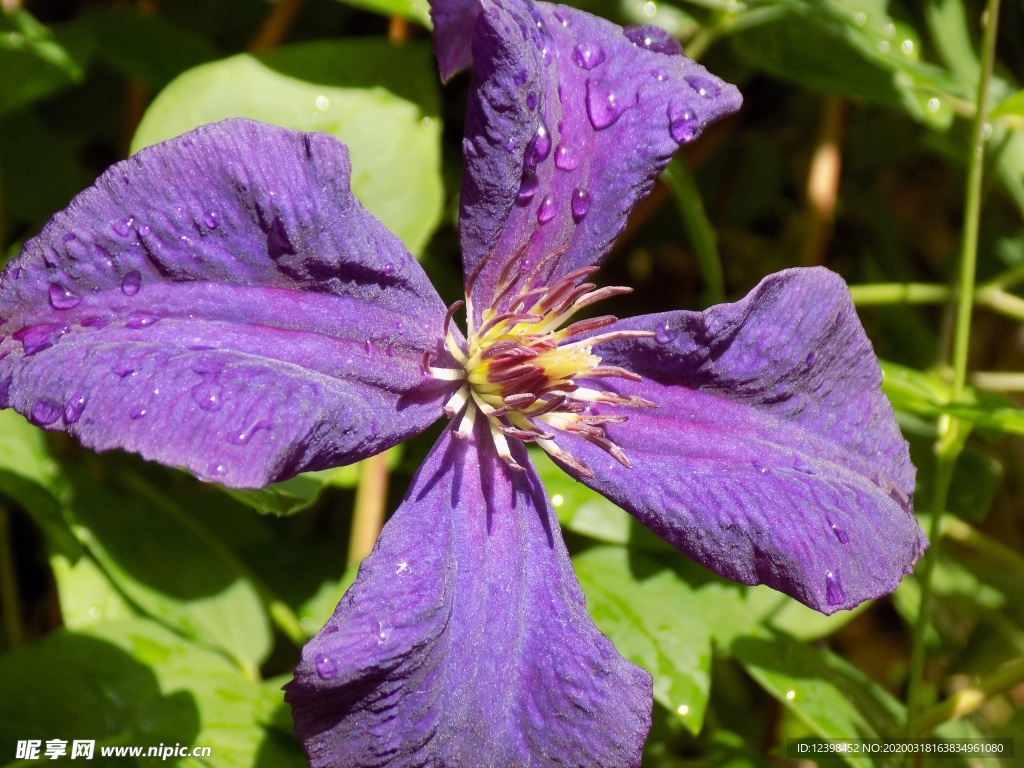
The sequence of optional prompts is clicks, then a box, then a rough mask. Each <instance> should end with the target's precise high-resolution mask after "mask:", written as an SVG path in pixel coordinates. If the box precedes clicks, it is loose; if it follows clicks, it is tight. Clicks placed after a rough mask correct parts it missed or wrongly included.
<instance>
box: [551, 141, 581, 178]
mask: <svg viewBox="0 0 1024 768" xmlns="http://www.w3.org/2000/svg"><path fill="white" fill-rule="evenodd" d="M581 160H582V157H581V156H580V153H579V152H578V151H577V150H575V149H573V148H572V147H570V146H569V145H568V144H565V143H562V144H559V145H558V146H557V147H555V167H556V168H558V169H560V170H563V171H575V170H576V169H577V168H578V167H579V165H580V161H581Z"/></svg>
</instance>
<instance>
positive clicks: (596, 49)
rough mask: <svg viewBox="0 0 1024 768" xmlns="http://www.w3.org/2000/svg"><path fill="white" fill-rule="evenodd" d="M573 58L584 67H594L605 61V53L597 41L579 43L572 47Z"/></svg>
mask: <svg viewBox="0 0 1024 768" xmlns="http://www.w3.org/2000/svg"><path fill="white" fill-rule="evenodd" d="M572 60H573V61H575V62H576V63H577V64H579V65H580V66H581V67H583V69H593V68H594V67H596V66H598V65H599V64H601V63H603V62H604V60H605V54H604V50H603V49H602V48H601V46H600V45H598V44H597V43H578V44H577V45H576V47H575V48H573V49H572Z"/></svg>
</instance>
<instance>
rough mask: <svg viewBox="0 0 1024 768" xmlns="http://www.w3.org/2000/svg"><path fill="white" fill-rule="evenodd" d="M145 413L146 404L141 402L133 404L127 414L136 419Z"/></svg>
mask: <svg viewBox="0 0 1024 768" xmlns="http://www.w3.org/2000/svg"><path fill="white" fill-rule="evenodd" d="M145 415H146V406H144V405H142V404H141V403H139V404H136V405H133V406H132V409H131V410H130V411H128V416H129V417H130V418H132V419H136V420H138V419H141V418H142V417H143V416H145Z"/></svg>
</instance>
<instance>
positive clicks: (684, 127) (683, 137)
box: [668, 103, 700, 144]
mask: <svg viewBox="0 0 1024 768" xmlns="http://www.w3.org/2000/svg"><path fill="white" fill-rule="evenodd" d="M699 128H700V126H699V124H698V120H697V113H696V112H694V111H693V110H692V109H690V108H689V107H688V106H686V104H679V103H674V104H672V105H671V106H669V108H668V132H669V133H670V134H671V135H672V138H673V139H674V140H675V141H678V142H679V143H680V144H686V143H687V142H690V141H693V140H694V139H695V138H697V133H698V132H699Z"/></svg>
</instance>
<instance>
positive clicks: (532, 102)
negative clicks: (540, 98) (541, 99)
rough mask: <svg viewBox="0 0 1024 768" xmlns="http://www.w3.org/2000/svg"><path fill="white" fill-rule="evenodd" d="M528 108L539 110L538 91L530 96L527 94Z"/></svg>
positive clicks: (531, 92)
mask: <svg viewBox="0 0 1024 768" xmlns="http://www.w3.org/2000/svg"><path fill="white" fill-rule="evenodd" d="M526 108H527V109H536V108H537V92H536V91H530V92H529V93H528V94H526Z"/></svg>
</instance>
